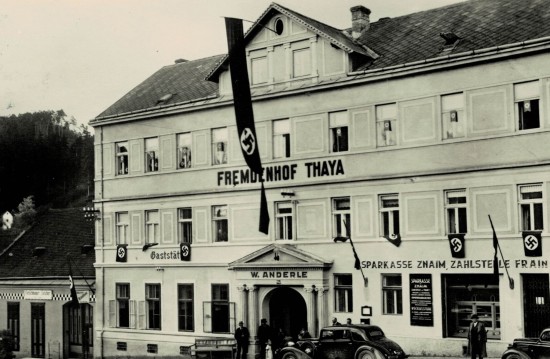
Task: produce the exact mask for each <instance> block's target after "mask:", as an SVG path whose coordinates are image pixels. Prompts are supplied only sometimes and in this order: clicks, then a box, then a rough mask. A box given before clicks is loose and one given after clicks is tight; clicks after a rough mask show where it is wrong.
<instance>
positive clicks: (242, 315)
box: [237, 284, 249, 327]
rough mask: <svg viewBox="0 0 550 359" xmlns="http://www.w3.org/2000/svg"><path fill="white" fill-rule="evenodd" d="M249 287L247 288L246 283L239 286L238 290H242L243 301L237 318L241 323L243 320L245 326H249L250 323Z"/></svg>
mask: <svg viewBox="0 0 550 359" xmlns="http://www.w3.org/2000/svg"><path fill="white" fill-rule="evenodd" d="M247 289H248V288H246V284H245V285H243V286H242V287H237V290H238V291H239V292H241V295H240V297H241V303H240V304H239V314H238V315H239V317H238V318H237V323H239V322H240V321H241V320H242V321H243V323H244V326H245V327H248V326H249V323H248V291H247Z"/></svg>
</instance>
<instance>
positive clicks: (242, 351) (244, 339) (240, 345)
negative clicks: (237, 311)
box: [235, 321, 250, 359]
mask: <svg viewBox="0 0 550 359" xmlns="http://www.w3.org/2000/svg"><path fill="white" fill-rule="evenodd" d="M249 339H250V332H249V331H248V328H247V327H245V326H244V323H243V322H242V321H240V322H239V327H238V328H237V329H236V330H235V340H236V341H237V354H236V359H246V355H247V354H248V340H249Z"/></svg>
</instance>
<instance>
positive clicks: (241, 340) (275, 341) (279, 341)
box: [235, 318, 311, 359]
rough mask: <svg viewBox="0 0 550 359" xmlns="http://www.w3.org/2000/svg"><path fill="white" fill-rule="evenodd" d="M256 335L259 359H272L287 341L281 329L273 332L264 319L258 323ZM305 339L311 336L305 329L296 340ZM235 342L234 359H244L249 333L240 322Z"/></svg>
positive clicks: (246, 352)
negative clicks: (274, 353) (235, 351)
mask: <svg viewBox="0 0 550 359" xmlns="http://www.w3.org/2000/svg"><path fill="white" fill-rule="evenodd" d="M257 335H258V344H259V346H260V359H273V352H274V351H275V350H276V349H277V348H280V347H283V346H284V345H285V343H286V341H287V340H288V338H287V336H286V335H285V333H284V332H283V330H282V329H281V328H279V329H278V330H277V331H274V330H273V329H272V328H271V327H270V326H269V324H267V319H265V318H264V319H262V320H261V321H260V326H259V327H258V332H257ZM307 338H311V335H310V334H309V332H308V331H307V329H305V328H302V330H300V333H299V334H298V339H300V340H302V339H307ZM235 340H236V341H237V353H236V359H246V356H247V354H248V343H249V340H250V332H249V331H248V329H247V328H246V327H245V326H244V323H243V322H242V321H240V322H239V327H238V328H237V329H236V330H235Z"/></svg>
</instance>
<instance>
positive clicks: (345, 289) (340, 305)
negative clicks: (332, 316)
mask: <svg viewBox="0 0 550 359" xmlns="http://www.w3.org/2000/svg"><path fill="white" fill-rule="evenodd" d="M352 278H353V277H352V275H351V274H335V275H334V311H336V312H344V313H350V312H352V311H353V286H352V284H353V281H352Z"/></svg>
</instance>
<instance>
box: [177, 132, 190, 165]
mask: <svg viewBox="0 0 550 359" xmlns="http://www.w3.org/2000/svg"><path fill="white" fill-rule="evenodd" d="M176 143H177V151H176V156H177V161H178V162H177V167H178V169H189V168H193V160H192V156H193V136H192V134H191V132H183V133H178V134H177V135H176ZM183 149H187V150H186V151H187V152H186V153H185V155H184V153H183Z"/></svg>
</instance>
